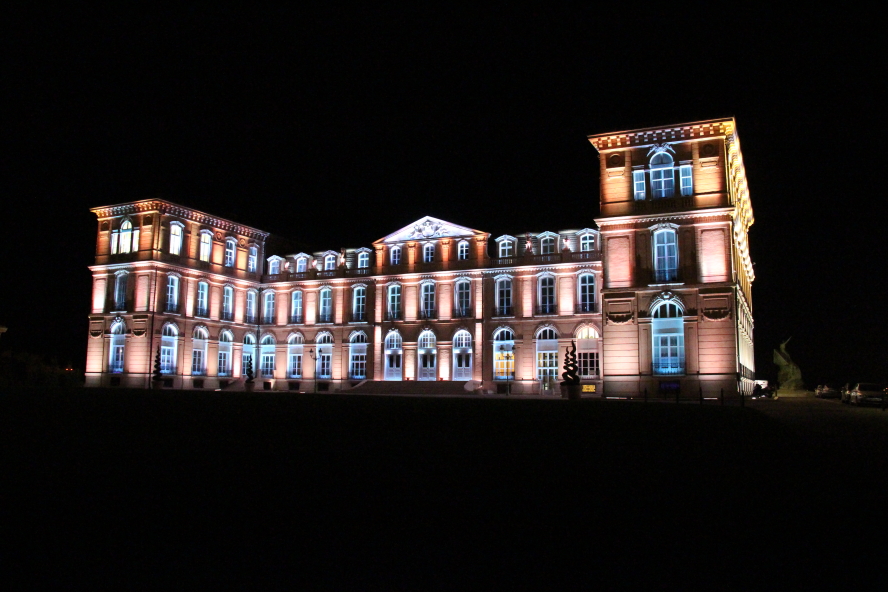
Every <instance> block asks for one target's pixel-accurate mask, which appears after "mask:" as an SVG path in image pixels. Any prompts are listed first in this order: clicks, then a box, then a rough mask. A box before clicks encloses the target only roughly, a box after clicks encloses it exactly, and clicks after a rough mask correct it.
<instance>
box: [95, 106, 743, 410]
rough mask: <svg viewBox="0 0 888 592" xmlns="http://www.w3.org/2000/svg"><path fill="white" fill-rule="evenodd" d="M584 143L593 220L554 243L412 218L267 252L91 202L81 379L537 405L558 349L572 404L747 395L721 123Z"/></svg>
mask: <svg viewBox="0 0 888 592" xmlns="http://www.w3.org/2000/svg"><path fill="white" fill-rule="evenodd" d="M589 140H590V142H591V143H592V144H593V145H594V146H595V148H596V149H597V150H598V152H599V154H600V166H601V215H600V217H599V218H598V219H597V220H592V219H589V220H588V221H587V224H586V227H583V228H571V229H566V230H559V231H554V232H553V231H540V232H528V233H517V234H514V235H503V236H499V237H491V236H490V234H488V233H486V232H483V231H480V230H475V229H471V228H466V227H464V226H460V225H458V224H455V223H452V222H449V221H445V220H440V219H437V218H433V217H430V216H426V217H424V218H422V219H420V220H417V221H415V222H413V223H411V224H408V225H407V226H404V227H403V228H401V229H400V230H397V231H395V232H393V233H391V234H389V235H388V236H385V237H383V238H380V239H379V240H377V241H376V242H374V243H373V244H372V245H370V246H367V247H360V248H333V249H330V250H323V251H316V252H311V253H308V252H300V253H274V254H269V253H267V252H266V248H267V245H268V238H269V235H268V233H266V232H263V231H261V230H258V229H255V228H251V227H247V226H244V225H241V224H238V223H237V222H234V221H230V220H224V219H221V218H218V217H215V216H212V215H209V214H206V213H203V212H199V211H196V210H194V209H191V208H187V207H184V206H180V205H177V204H174V203H171V202H168V201H165V200H160V199H150V200H141V201H136V202H130V203H124V204H119V205H114V206H106V207H100V208H95V209H93V210H92V211H93V212H94V213H95V214H96V216H97V217H98V240H97V242H96V262H95V265H93V266H92V267H91V268H90V269H91V271H92V273H93V300H92V313H91V316H90V335H89V339H88V342H87V343H88V355H87V369H86V377H87V384H88V385H94V386H98V385H112V386H113V385H121V386H134V387H149V386H151V384H152V373H153V371H154V367H155V365H158V366H159V367H160V374H161V376H162V379H161V380H160V381H159V385H160V386H163V387H168V388H198V389H200V388H203V389H216V388H228V389H243V388H244V386H243V383H244V376H245V373H246V369H247V367H248V366H250V367H252V369H253V371H254V374H255V384H256V385H258V386H257V388H258V389H266V390H297V391H315V390H317V391H321V392H323V391H332V390H341V389H346V388H350V387H352V386H354V385H358V384H360V383H362V382H363V381H368V380H369V381H401V382H411V381H416V383H417V384H416V385H415V387H409V388H410V389H414V388H415V390H417V391H421V390H423V387H424V385H422V384H419V383H420V382H423V383H427V382H429V381H435V382H438V381H458V382H459V383H460V384H462V383H464V382H465V381H468V380H474V381H478V382H479V383H480V384H481V387H482V388H483V389H484V390H488V391H493V392H507V391H509V392H513V393H533V394H538V393H542V394H547V393H552V392H553V391H554V392H557V382H558V381H559V380H560V373H561V365H562V362H563V357H564V352H565V349H566V348H567V347H568V346H569V345H570V344H571V342H574V343H575V344H576V346H577V357H578V362H579V366H580V374H581V378H582V382H583V383H584V385H586V387H585V390H586V392H587V393H589V394H590V395H593V394H594V395H595V396H599V395H602V394H604V395H607V396H611V395H612V396H633V395H635V394H638V393H641V392H643V391H644V389H647V390H648V391H649V392H651V394H652V395H653V394H655V393H670V396H671V393H674V392H675V390H679V391H680V393H682V396H696V395H697V393H698V392H701V391H700V389H701V388H702V389H703V391H705V394H706V395H707V396H711V395H713V393H715V392H716V391H720V390H721V389H727V391H728V392H729V393H736V391H737V389H738V386H739V387H740V388H751V382H750V381H751V379H752V378H753V372H754V367H753V355H752V312H751V300H750V293H749V290H750V285H751V282H752V278H753V275H752V267H751V264H750V261H749V254H748V246H747V242H746V236H747V229H748V227H749V225H750V224H752V210H751V207H750V203H749V197H748V194H747V190H746V183H745V176H744V171H743V162H742V156H741V154H740V150H739V143H738V140H737V135H736V131H735V123H734V121H733V120H732V119H721V120H713V121H705V122H697V123H691V124H683V125H678V126H669V127H663V128H652V129H645V130H635V131H631V132H620V133H611V134H601V135H595V136H591V137H590V138H589ZM579 219H582V217H581V216H580V217H579ZM596 223H597V224H596ZM602 311H604V314H602ZM403 386H404V385H401V388H403Z"/></svg>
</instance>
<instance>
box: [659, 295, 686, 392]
mask: <svg viewBox="0 0 888 592" xmlns="http://www.w3.org/2000/svg"><path fill="white" fill-rule="evenodd" d="M683 315H684V313H683V311H682V309H681V307H680V306H679V305H677V304H676V303H674V302H662V303H660V304H659V305H657V307H656V308H655V309H654V310H653V311H652V314H651V317H652V319H651V325H652V332H651V334H652V339H653V343H652V359H651V360H652V365H653V371H654V374H655V375H659V376H668V375H674V374H684V371H685V368H684V363H685V358H684V319H683Z"/></svg>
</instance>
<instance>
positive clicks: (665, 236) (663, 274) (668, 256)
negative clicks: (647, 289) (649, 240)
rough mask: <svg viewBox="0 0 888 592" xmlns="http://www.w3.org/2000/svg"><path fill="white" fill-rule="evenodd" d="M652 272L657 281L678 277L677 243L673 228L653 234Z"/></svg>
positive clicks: (671, 279) (666, 280)
mask: <svg viewBox="0 0 888 592" xmlns="http://www.w3.org/2000/svg"><path fill="white" fill-rule="evenodd" d="M654 274H655V279H656V281H658V282H671V281H675V280H676V279H677V278H678V244H677V243H676V236H675V231H674V230H664V231H660V232H657V233H655V234H654Z"/></svg>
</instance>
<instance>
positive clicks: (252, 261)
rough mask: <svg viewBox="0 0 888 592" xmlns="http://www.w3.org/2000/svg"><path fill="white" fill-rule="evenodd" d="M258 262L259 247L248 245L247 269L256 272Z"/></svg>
mask: <svg viewBox="0 0 888 592" xmlns="http://www.w3.org/2000/svg"><path fill="white" fill-rule="evenodd" d="M258 262H259V249H258V248H256V247H250V248H249V249H248V250H247V271H249V272H250V273H256V264H257V263H258Z"/></svg>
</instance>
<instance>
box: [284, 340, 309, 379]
mask: <svg viewBox="0 0 888 592" xmlns="http://www.w3.org/2000/svg"><path fill="white" fill-rule="evenodd" d="M304 342H305V341H304V339H303V338H302V335H301V334H299V333H294V334H293V335H290V337H289V339H287V357H288V360H289V363H288V364H287V376H289V377H290V378H302V349H303V343H304Z"/></svg>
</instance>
